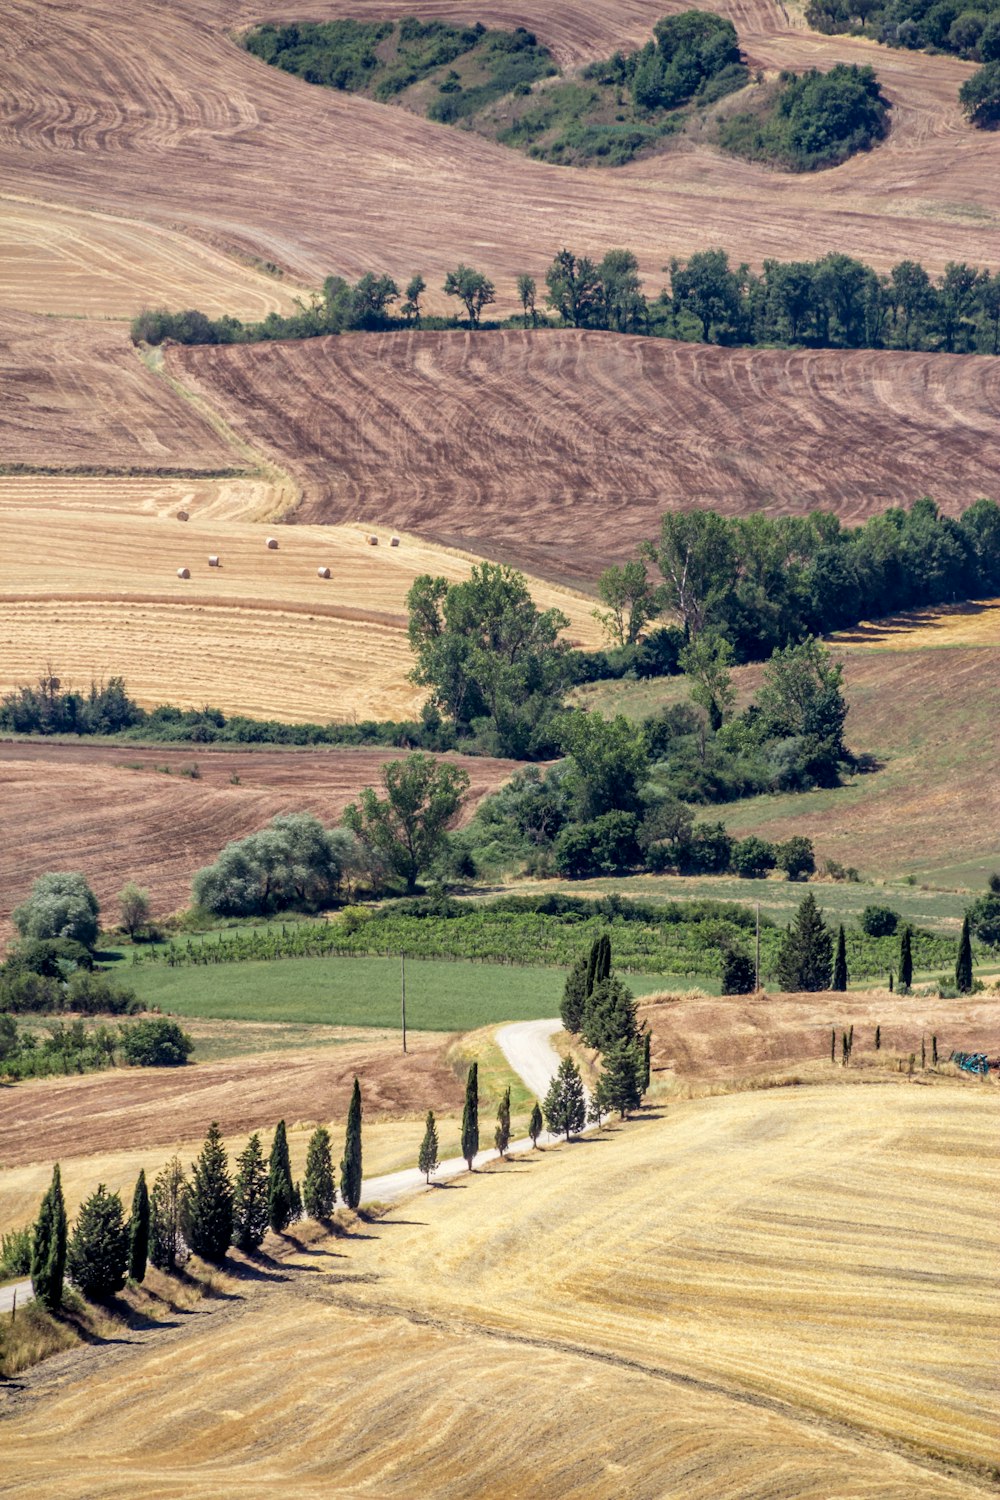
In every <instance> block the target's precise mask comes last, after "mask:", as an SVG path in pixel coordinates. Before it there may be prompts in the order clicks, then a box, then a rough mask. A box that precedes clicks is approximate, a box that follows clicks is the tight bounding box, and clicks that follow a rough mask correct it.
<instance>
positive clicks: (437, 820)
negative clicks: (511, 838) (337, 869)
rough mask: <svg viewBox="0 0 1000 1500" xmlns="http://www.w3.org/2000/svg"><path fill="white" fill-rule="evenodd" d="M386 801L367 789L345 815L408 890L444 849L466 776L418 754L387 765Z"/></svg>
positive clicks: (384, 776)
mask: <svg viewBox="0 0 1000 1500" xmlns="http://www.w3.org/2000/svg"><path fill="white" fill-rule="evenodd" d="M381 777H382V786H383V789H384V791H385V796H384V797H379V796H378V794H377V793H376V792H375V790H374V788H372V787H370V786H366V787H365V789H364V791H363V792H362V793H361V797H360V800H359V801H358V802H352V803H351V804H350V806H349V807H347V808H346V809H345V811H344V822H345V823H346V824H347V826H348V828H350V829H351V831H352V832H353V833H354V834H355V835H356V837H357V838H358V840H359V841H360V843H361V844H363V845H364V846H365V847H366V848H367V849H369V850H370V851H371V853H372V854H373V855H374V856H375V858H376V860H378V862H379V863H381V864H382V865H384V866H385V868H386V869H388V870H389V871H391V873H392V874H393V875H395V876H397V877H398V878H399V879H401V880H403V881H404V882H405V884H406V889H407V890H408V891H411V892H412V891H414V890H416V887H417V878H418V876H419V875H420V873H421V871H423V870H426V869H427V868H428V866H429V865H430V864H431V863H432V862H433V860H434V859H435V858H436V857H437V855H438V854H440V853H441V851H442V850H443V849H444V847H445V846H446V844H447V839H448V826H449V824H450V823H451V822H452V820H453V819H454V818H455V816H456V814H457V813H458V811H459V808H460V807H461V805H462V800H463V798H464V796H465V793H466V792H467V791H468V789H469V776H468V772H467V771H464V770H463V769H462V768H461V767H460V766H453V765H450V764H448V763H447V762H439V761H436V760H435V759H434V758H433V756H430V755H424V754H423V753H422V752H420V751H418V752H416V753H415V754H413V755H408V756H407V757H406V759H405V760H391V761H388V762H387V763H386V764H385V765H384V766H383V767H382V771H381Z"/></svg>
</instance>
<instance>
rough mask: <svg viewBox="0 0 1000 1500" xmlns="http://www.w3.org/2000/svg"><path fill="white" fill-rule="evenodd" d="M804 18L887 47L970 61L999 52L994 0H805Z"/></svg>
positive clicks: (999, 14)
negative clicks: (967, 0) (966, 1)
mask: <svg viewBox="0 0 1000 1500" xmlns="http://www.w3.org/2000/svg"><path fill="white" fill-rule="evenodd" d="M806 20H807V21H808V22H809V24H810V26H815V27H816V29H817V30H819V31H827V32H845V31H850V32H855V33H858V32H863V33H864V34H865V35H866V36H871V37H874V38H875V39H876V40H877V41H879V42H884V43H885V44H886V45H888V46H890V47H906V48H910V49H913V48H919V47H926V48H928V49H929V50H931V51H934V52H953V53H956V54H957V55H958V56H959V57H964V58H969V59H970V60H972V61H974V62H991V61H994V60H995V59H997V58H998V57H1000V5H998V4H997V0H976V3H975V4H974V5H968V6H966V7H965V8H963V6H962V5H961V4H960V3H958V0H954V3H944V4H940V3H939V4H934V3H931V0H873V3H869V0H809V4H808V5H807V7H806ZM974 76H975V75H974Z"/></svg>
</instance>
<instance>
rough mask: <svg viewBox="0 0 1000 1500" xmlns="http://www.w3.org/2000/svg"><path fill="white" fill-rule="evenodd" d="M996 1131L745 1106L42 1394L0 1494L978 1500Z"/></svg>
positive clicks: (804, 1095)
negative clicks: (282, 1492) (281, 1490)
mask: <svg viewBox="0 0 1000 1500" xmlns="http://www.w3.org/2000/svg"><path fill="white" fill-rule="evenodd" d="M996 1113H997V1100H996V1098H995V1096H994V1094H993V1091H989V1093H986V1092H984V1091H982V1090H981V1089H980V1088H979V1087H978V1086H970V1087H968V1088H964V1087H962V1086H961V1085H947V1084H945V1085H943V1086H937V1087H928V1088H922V1087H916V1086H908V1085H905V1084H900V1085H898V1086H893V1085H886V1086H882V1087H873V1086H858V1087H852V1088H841V1089H828V1088H825V1087H816V1088H809V1089H801V1090H798V1091H794V1092H793V1091H788V1090H776V1091H771V1092H769V1093H765V1094H741V1095H732V1096H728V1097H725V1098H717V1099H708V1100H698V1101H690V1102H687V1103H683V1104H678V1105H673V1106H671V1108H670V1111H669V1113H668V1114H666V1115H665V1117H663V1118H659V1119H655V1118H654V1119H647V1120H646V1121H645V1122H642V1123H638V1122H637V1123H635V1124H632V1125H630V1126H628V1127H627V1128H624V1129H616V1130H614V1131H606V1132H604V1133H603V1134H602V1135H600V1136H598V1137H596V1138H591V1139H590V1140H588V1141H586V1142H582V1143H580V1144H577V1145H572V1146H570V1147H567V1148H560V1149H558V1150H555V1151H546V1152H545V1153H544V1154H538V1155H535V1156H532V1157H531V1158H530V1159H527V1160H520V1161H515V1162H511V1163H510V1164H508V1165H507V1166H505V1167H504V1168H502V1169H500V1170H498V1171H495V1172H490V1173H488V1174H481V1175H477V1176H476V1177H475V1178H471V1179H468V1180H464V1179H459V1181H458V1183H457V1184H456V1185H455V1186H454V1187H452V1188H451V1189H449V1190H442V1191H436V1192H434V1193H433V1194H431V1195H427V1196H422V1197H419V1198H417V1199H414V1200H412V1201H411V1202H409V1203H407V1204H405V1205H401V1206H400V1208H398V1209H397V1210H395V1211H393V1212H391V1213H390V1214H389V1215H388V1216H387V1217H386V1218H384V1219H382V1220H381V1221H379V1222H377V1223H375V1224H371V1225H367V1226H365V1227H364V1231H363V1237H362V1238H358V1239H352V1238H347V1239H344V1238H340V1239H336V1240H332V1241H328V1242H325V1243H324V1244H321V1245H320V1246H316V1247H312V1248H311V1249H309V1250H308V1251H307V1252H305V1253H303V1254H300V1255H298V1256H295V1257H293V1259H292V1261H291V1262H290V1263H286V1268H285V1269H292V1277H291V1279H290V1280H288V1281H283V1282H280V1283H278V1284H274V1283H271V1284H268V1283H267V1282H263V1283H258V1284H257V1286H256V1287H255V1288H253V1289H251V1290H248V1293H247V1296H246V1298H245V1299H244V1300H242V1301H237V1302H231V1303H229V1304H227V1305H226V1306H225V1307H224V1308H223V1309H221V1310H219V1311H217V1312H214V1313H213V1314H212V1315H211V1316H206V1317H204V1318H198V1319H189V1320H184V1322H185V1325H186V1326H184V1327H182V1328H179V1329H176V1328H175V1329H174V1330H172V1331H171V1330H167V1331H164V1330H158V1331H154V1332H152V1333H150V1334H148V1335H145V1336H142V1338H143V1341H144V1342H145V1344H146V1347H139V1348H135V1349H131V1350H127V1351H126V1350H120V1351H119V1354H118V1357H116V1358H114V1359H111V1358H109V1357H108V1356H107V1354H106V1353H105V1352H101V1353H96V1354H95V1353H94V1352H93V1351H86V1352H85V1353H83V1354H81V1355H80V1356H78V1357H76V1359H75V1362H72V1363H71V1364H69V1365H66V1364H64V1365H63V1366H62V1368H61V1369H60V1371H59V1373H58V1376H54V1375H49V1376H47V1375H46V1373H45V1371H44V1370H41V1371H39V1372H38V1374H37V1376H36V1377H34V1381H35V1385H34V1386H33V1385H32V1383H31V1382H29V1384H28V1387H27V1388H26V1390H25V1392H24V1393H23V1394H22V1395H21V1396H20V1397H19V1398H18V1404H17V1405H16V1407H15V1408H14V1410H13V1411H12V1415H11V1417H10V1420H9V1421H8V1422H7V1423H6V1424H5V1429H4V1438H5V1449H4V1459H5V1479H6V1480H7V1482H8V1486H9V1489H8V1492H9V1493H10V1494H12V1495H16V1496H26V1495H28V1494H29V1493H30V1494H31V1495H32V1496H33V1497H43V1500H70V1497H71V1496H72V1497H73V1500H75V1497H77V1496H79V1495H80V1494H86V1495H87V1496H88V1497H93V1500H97V1497H105V1496H107V1497H111V1496H116V1497H117V1496H122V1497H124V1496H132V1495H134V1494H136V1493H139V1492H141V1493H142V1494H144V1495H147V1496H150V1497H154V1500H160V1497H163V1500H166V1497H174V1496H181V1495H184V1496H186V1497H194V1500H230V1497H233V1500H235V1497H237V1496H241V1495H245V1494H247V1493H263V1492H264V1491H265V1490H266V1489H268V1488H269V1487H270V1486H271V1485H272V1484H277V1483H280V1484H281V1485H282V1486H283V1487H285V1488H288V1487H292V1488H294V1491H295V1493H296V1494H297V1495H301V1496H305V1497H307V1500H313V1497H315V1500H318V1497H320V1496H322V1497H324V1500H326V1497H329V1496H346V1495H372V1496H388V1495H391V1496H400V1497H403V1496H427V1495H429V1494H433V1495H434V1496H435V1497H436V1500H437V1497H441V1500H453V1497H454V1500H459V1497H461V1500H465V1497H469V1496H473V1495H475V1496H477V1497H480V1496H485V1497H492V1496H498V1497H499V1496H501V1495H502V1496H522V1495H523V1496H527V1495H544V1496H556V1495H558V1496H559V1497H579V1500H593V1497H602V1500H603V1497H609V1500H610V1497H618V1496H626V1495H627V1496H629V1497H649V1500H653V1497H662V1496H675V1495H682V1494H683V1495H684V1496H685V1500H726V1497H733V1500H736V1497H739V1500H765V1497H767V1500H786V1497H787V1500H792V1497H794V1500H830V1497H832V1496H837V1497H838V1500H845V1497H852V1500H854V1497H857V1500H862V1497H864V1500H876V1497H877V1500H887V1497H888V1500H932V1497H933V1500H946V1497H960V1496H973V1495H980V1494H983V1493H985V1492H987V1490H988V1489H989V1484H988V1481H986V1480H985V1479H984V1478H983V1477H982V1475H981V1472H980V1471H979V1470H978V1469H977V1465H979V1464H988V1463H990V1462H992V1460H993V1457H994V1452H993V1449H994V1442H993V1439H994V1436H995V1431H996V1419H997V1409H996V1392H995V1369H996V1355H997V1348H996V1334H995V1330H994V1329H993V1328H992V1326H991V1323H990V1305H991V1302H992V1298H993V1292H994V1283H995V1272H996V1266H997V1259H998V1256H1000V1230H998V1227H997V1222H996V1216H995V1215H994V1214H992V1213H991V1212H990V1208H989V1205H990V1203H991V1201H995V1190H996V1186H997V1167H998V1163H997V1154H996V1142H997V1139H998V1133H997V1130H996V1124H997V1120H996ZM296 1266H297V1267H298V1270H295V1269H293V1268H294V1267H296ZM278 1369H280V1378H276V1371H277V1370H278ZM68 1453H69V1454H72V1464H71V1465H69V1464H67V1463H66V1462H65V1457H64V1456H65V1455H66V1454H68Z"/></svg>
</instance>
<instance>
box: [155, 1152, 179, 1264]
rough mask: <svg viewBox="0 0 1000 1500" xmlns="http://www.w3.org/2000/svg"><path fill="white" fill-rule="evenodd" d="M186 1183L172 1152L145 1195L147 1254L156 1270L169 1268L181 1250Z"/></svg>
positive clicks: (175, 1262)
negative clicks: (146, 1205) (148, 1197)
mask: <svg viewBox="0 0 1000 1500" xmlns="http://www.w3.org/2000/svg"><path fill="white" fill-rule="evenodd" d="M187 1194H188V1185H187V1179H186V1178H185V1176H184V1168H183V1167H182V1166H181V1164H180V1160H179V1159H178V1158H177V1157H176V1156H175V1157H174V1158H173V1159H172V1160H171V1161H169V1162H167V1165H166V1166H165V1167H164V1168H163V1171H162V1172H160V1174H159V1175H158V1177H157V1179H156V1181H155V1182H154V1183H153V1191H152V1193H151V1194H150V1199H149V1258H150V1260H151V1261H152V1262H153V1265H154V1266H156V1268H157V1270H160V1271H172V1270H173V1269H174V1267H175V1266H176V1264H177V1262H178V1260H180V1259H181V1258H182V1254H183V1250H184V1235H183V1224H184V1208H185V1203H186V1201H187Z"/></svg>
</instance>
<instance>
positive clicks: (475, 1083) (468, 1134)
mask: <svg viewBox="0 0 1000 1500" xmlns="http://www.w3.org/2000/svg"><path fill="white" fill-rule="evenodd" d="M478 1150H479V1064H478V1063H472V1064H470V1066H469V1076H468V1078H467V1079H466V1081H465V1107H464V1109H463V1110H462V1155H463V1156H464V1157H465V1164H466V1166H467V1167H468V1169H469V1171H470V1172H471V1171H472V1163H473V1162H474V1161H475V1159H476V1153H477V1152H478Z"/></svg>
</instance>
